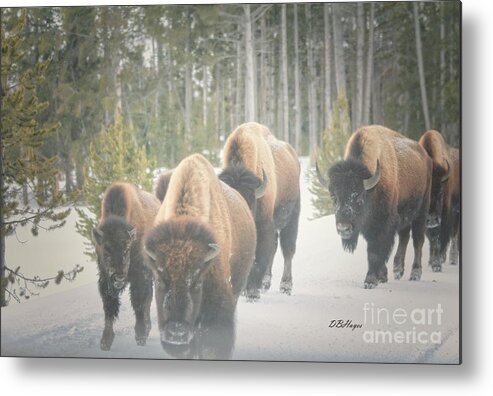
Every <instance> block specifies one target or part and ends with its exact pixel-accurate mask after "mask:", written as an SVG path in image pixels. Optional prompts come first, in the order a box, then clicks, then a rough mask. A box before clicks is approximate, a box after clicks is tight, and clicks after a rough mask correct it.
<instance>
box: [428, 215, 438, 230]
mask: <svg viewBox="0 0 493 396" xmlns="http://www.w3.org/2000/svg"><path fill="white" fill-rule="evenodd" d="M440 222H441V219H440V217H439V216H438V215H435V214H430V215H428V216H427V217H426V228H435V227H438V226H439V225H440Z"/></svg>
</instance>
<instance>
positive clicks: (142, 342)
mask: <svg viewBox="0 0 493 396" xmlns="http://www.w3.org/2000/svg"><path fill="white" fill-rule="evenodd" d="M135 341H136V342H137V345H138V346H145V344H146V341H147V337H135Z"/></svg>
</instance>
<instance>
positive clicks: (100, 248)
mask: <svg viewBox="0 0 493 396" xmlns="http://www.w3.org/2000/svg"><path fill="white" fill-rule="evenodd" d="M136 236H137V233H136V230H135V227H134V226H133V225H131V224H128V223H127V222H126V221H125V220H124V219H123V218H121V217H118V216H109V217H108V219H106V221H105V222H104V223H102V224H101V225H100V226H99V227H97V228H94V229H93V238H94V242H95V246H96V254H97V259H98V265H99V270H100V273H101V275H103V276H104V277H105V278H106V280H107V282H108V285H109V286H110V287H109V290H113V291H120V290H122V289H123V288H124V287H125V285H126V284H127V281H128V269H129V267H130V248H131V246H132V242H133V241H135V239H136Z"/></svg>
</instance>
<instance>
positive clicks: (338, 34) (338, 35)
mask: <svg viewBox="0 0 493 396" xmlns="http://www.w3.org/2000/svg"><path fill="white" fill-rule="evenodd" d="M332 26H333V30H334V55H335V56H334V60H335V72H336V87H337V97H344V98H347V90H346V64H345V62H344V48H343V40H344V38H343V36H342V27H341V16H340V14H339V7H337V6H336V7H334V8H333V9H332Z"/></svg>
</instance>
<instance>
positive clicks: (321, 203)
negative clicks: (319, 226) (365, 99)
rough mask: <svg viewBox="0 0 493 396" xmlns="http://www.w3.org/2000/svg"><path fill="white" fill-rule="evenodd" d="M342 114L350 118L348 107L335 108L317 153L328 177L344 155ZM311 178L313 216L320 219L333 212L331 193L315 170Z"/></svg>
mask: <svg viewBox="0 0 493 396" xmlns="http://www.w3.org/2000/svg"><path fill="white" fill-rule="evenodd" d="M344 104H345V103H344ZM344 104H343V105H344ZM340 114H346V116H347V117H348V118H349V116H348V115H347V114H348V112H347V109H346V111H341V109H339V108H336V109H334V111H333V114H332V125H331V127H330V128H328V129H327V130H325V132H324V134H323V138H322V144H321V145H320V146H319V151H318V153H317V154H318V155H317V164H318V168H319V169H320V172H321V173H322V175H324V177H326V178H327V176H326V175H327V171H328V169H329V168H330V167H331V166H332V165H333V164H334V163H335V162H337V161H340V160H342V157H343V155H344V145H345V142H346V139H347V135H346V133H345V131H344V128H343V126H342V125H344V122H341V120H340ZM346 122H347V120H346ZM310 180H311V183H310V186H309V188H308V189H309V190H310V192H311V193H312V194H313V195H314V198H312V205H313V207H314V209H315V213H314V217H313V218H314V219H318V218H319V217H323V216H328V215H330V214H333V213H334V208H333V205H332V199H331V198H330V194H329V192H328V191H327V186H322V184H320V182H319V180H318V177H317V175H316V173H315V171H311V172H310Z"/></svg>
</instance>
